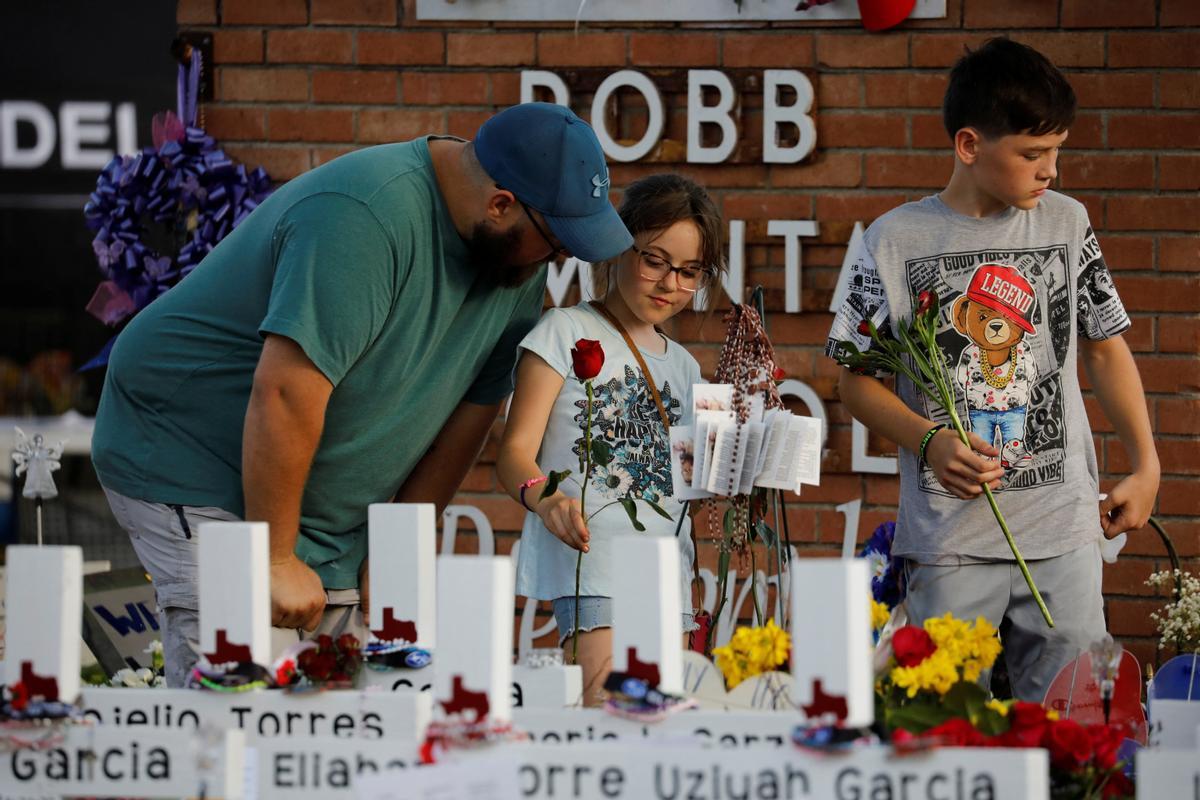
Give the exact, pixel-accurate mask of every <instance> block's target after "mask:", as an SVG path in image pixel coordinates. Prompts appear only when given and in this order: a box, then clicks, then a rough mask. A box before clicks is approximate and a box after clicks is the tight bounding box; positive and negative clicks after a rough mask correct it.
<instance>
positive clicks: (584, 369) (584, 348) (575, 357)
mask: <svg viewBox="0 0 1200 800" xmlns="http://www.w3.org/2000/svg"><path fill="white" fill-rule="evenodd" d="M571 364H572V366H574V368H575V377H576V378H579V380H581V381H586V380H590V379H592V378H594V377H596V376H597V375H599V374H600V368H601V367H603V366H604V348H602V347H601V346H600V343H599V342H598V341H596V340H595V339H580V340H579V341H577V342H575V346H574V347H572V348H571Z"/></svg>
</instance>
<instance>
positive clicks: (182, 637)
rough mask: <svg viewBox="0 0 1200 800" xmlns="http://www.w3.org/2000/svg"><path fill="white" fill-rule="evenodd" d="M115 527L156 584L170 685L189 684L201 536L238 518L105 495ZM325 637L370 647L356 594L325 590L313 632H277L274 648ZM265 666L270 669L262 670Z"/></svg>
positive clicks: (195, 646) (195, 653)
mask: <svg viewBox="0 0 1200 800" xmlns="http://www.w3.org/2000/svg"><path fill="white" fill-rule="evenodd" d="M104 493H105V495H107V496H108V505H109V507H110V508H111V509H112V512H113V516H115V517H116V519H117V523H118V524H119V525H120V526H121V527H122V528H124V529H125V532H126V533H128V534H129V540H130V542H131V543H132V544H133V549H134V551H135V552H136V553H137V556H138V559H139V560H140V561H141V562H142V566H143V567H144V568H145V569H146V572H148V573H149V574H150V579H151V580H152V581H153V582H154V595H155V599H156V600H157V603H158V614H159V625H160V626H161V630H162V643H163V659H164V662H165V666H166V678H167V686H169V687H172V688H180V687H183V686H184V685H186V683H187V679H188V675H189V674H190V673H191V671H192V667H193V666H194V665H195V663H196V661H197V659H198V658H199V652H200V642H199V639H200V614H199V611H200V592H199V574H198V568H197V564H198V553H199V540H198V537H199V532H200V525H201V524H202V523H205V522H237V521H239V519H238V517H236V516H234V515H233V514H230V513H229V512H228V511H225V510H224V509H221V508H216V507H213V506H168V505H164V504H162V503H150V502H147V501H145V500H135V499H134V498H132V497H126V496H125V495H123V494H119V493H117V492H114V491H112V490H110V489H107V488H106V489H105V490H104ZM322 633H327V634H329V635H331V636H334V637H335V638H336V637H337V636H339V635H341V634H342V633H352V634H354V635H355V636H357V637H358V639H359V641H361V642H364V643H365V642H366V634H367V626H366V624H365V622H364V620H363V616H362V610H361V609H360V608H359V605H358V590H357V589H327V590H326V591H325V615H324V616H323V617H322V618H321V623H320V625H318V626H317V629H316V630H315V631H313V632H311V633H306V632H304V631H295V630H283V629H278V628H276V629H274V630H273V631H272V636H271V643H272V647H273V649H274V650H275V651H276V652H278V651H279V650H280V649H282V648H283V647H285V646H286V645H288V644H290V643H292V642H295V641H296V640H297V639H298V638H304V639H307V638H311V637H315V636H317V635H318V634H322ZM264 666H266V665H264Z"/></svg>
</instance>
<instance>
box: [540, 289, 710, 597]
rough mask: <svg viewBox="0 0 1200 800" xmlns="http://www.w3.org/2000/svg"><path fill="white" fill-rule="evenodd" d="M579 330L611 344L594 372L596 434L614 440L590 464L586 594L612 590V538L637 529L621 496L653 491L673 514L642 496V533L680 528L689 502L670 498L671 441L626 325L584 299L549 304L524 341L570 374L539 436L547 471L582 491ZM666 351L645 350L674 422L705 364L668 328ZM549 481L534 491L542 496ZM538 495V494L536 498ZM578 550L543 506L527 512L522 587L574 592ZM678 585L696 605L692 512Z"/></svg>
mask: <svg viewBox="0 0 1200 800" xmlns="http://www.w3.org/2000/svg"><path fill="white" fill-rule="evenodd" d="M579 339H594V340H596V341H599V342H600V346H601V348H602V349H603V350H604V365H603V367H602V368H601V369H600V373H599V374H598V375H596V377H595V378H593V379H592V395H593V396H592V436H593V438H597V439H602V440H603V441H605V442H606V443H607V444H608V445H609V447H610V448H612V460H611V461H610V462H609V463H608V465H606V466H604V467H600V466H596V467H594V468H593V473H592V477H591V480H590V481H589V483H588V487H587V501H586V508H585V514H586V515H587V516H591V515H592V514H593V513H594V512H596V511H597V510H599V513H598V514H596V516H595V517H594V518H592V520H591V521H590V522H589V523H588V530H589V532H590V533H591V543H590V549H589V551H588V553H587V555H586V556H585V557H584V559H583V571H582V575H581V578H580V594H581V595H584V596H589V595H591V596H600V597H611V596H612V579H611V576H612V571H613V568H614V565H613V558H614V553H613V546H612V542H613V538H614V537H616V536H619V535H623V534H631V533H637V532H636V531H634V529H633V526H632V525H631V524H630V521H629V517H628V516H627V515H626V513H625V510H624V509H623V508H622V507H621V504H620V503H619V502H617V501H618V500H620V499H621V498H625V497H632V498H634V499H635V500H636V499H637V498H646V499H648V500H652V501H653V502H655V503H657V504H658V505H659V506H661V507H662V508H663V510H664V511H666V512H667V513H668V514H670V515H671V518H672V521H668V520H666V519H664V518H663V517H661V516H660V515H658V514H657V513H655V512H654V510H653V509H651V508H650V506H648V505H647V504H645V503H637V504H636V505H637V515H638V521H639V522H640V523H641V524H643V525H645V526H646V530H645V532H644V533H641V534H639V535H642V536H675V529H676V522H675V521H674V520H678V519H679V516H680V514H682V513H683V504H682V503H680V502H678V501H676V500H675V499H674V498H673V497H671V462H670V442H669V440H668V438H667V434H666V432H665V431H664V430H663V425H662V420H661V419H660V417H659V414H658V409H657V407H656V406H655V404H654V397H653V396H652V395H651V394H650V387H649V385H648V384H647V383H646V380H645V377H644V376H643V375H642V370H641V368H640V367H639V366H638V364H637V361H636V360H635V359H634V357H633V354H632V353H631V352H629V346H628V345H627V344H626V343H625V340H624V339H623V338H622V337H621V334H620V333H618V332H617V330H616V329H615V328H613V327H612V326H611V325H610V324H609V323H608V321H607V320H605V319H604V318H603V317H602V316H601V315H600V313H599V312H598V311H596V310H595V309H594V308H592V307H591V306H589V305H588V304H586V303H581V304H579V305H577V306H575V307H573V308H554V309H550V310H549V311H547V312H546V314H545V315H544V316H543V317H542V319H541V320H540V321H539V322H538V324H537V326H536V327H535V328H534V329H533V330H532V331H530V332H529V334H528V335H527V336H526V337H525V339H524V340H522V342H521V344H520V348H521V349H522V350H528V351H529V352H531V353H534V354H536V355H537V356H539V357H540V358H541V359H542V360H543V361H545V362H546V363H547V364H549V365H550V367H551V368H553V369H554V370H555V371H556V372H558V374H560V375H562V376H563V379H564V381H563V388H562V391H560V392H559V395H558V398H557V399H556V400H555V401H554V407H553V409H551V412H550V419H549V420H548V421H547V423H546V433H545V436H544V437H543V438H542V448H541V451H540V452H539V453H538V459H537V461H538V466H539V467H540V468H541V470H542V473H543V474H549V473H550V472H552V471H554V472H560V471H562V470H571V478H570V479H568V480H566V481H563V482H562V483H561V484H560V488H561V489H562V491H563V492H564V493H565V494H567V495H570V496H572V497H579V496H580V487H579V485H578V483H577V482H576V480H578V479H579V477H580V476H579V454H580V452H581V451H582V449H583V426H584V421H585V419H586V414H585V412H586V409H587V394H586V392H585V390H584V386H583V384H582V383H581V382H580V381H579V379H578V378H576V377H575V373H574V372H573V371H572V367H571V348H572V347H574V345H575V342H576V341H578V340H579ZM663 343H664V344H665V346H666V351H665V353H664V352H658V353H655V352H651V351H650V350H645V349H643V350H641V355H642V358H643V359H645V361H646V366H647V367H649V369H650V372H651V375H652V377H653V378H654V383H655V385H656V386H657V388H658V392H659V395H660V397H661V399H662V402H663V406H664V407H665V409H666V411H667V415H668V418H669V419H670V421H671V424H672V425H688V424H690V422H691V413H692V411H691V409H692V397H691V395H692V385H693V384H695V383H699V382H700V366H699V364H697V363H696V359H694V358H692V356H691V355H690V354H689V353H688V352H687V351H686V350H685V349H684V348H683V347H681V346H680V345H679V344H677V343H675V342H673V341H671V340H670V339H667V338H666V337H663ZM541 489H542V486H537V487H534V488H533V489H531V490H530V492H529V494H530V496H531V499H536V498H537V497H538V496H539V493H540V491H541ZM531 504H532V503H531ZM577 555H578V551H577V550H574V549H572V548H570V547H568V546H567V545H565V544H563V543H562V541H560V540H559V539H558V538H557V537H556V536H554V534H552V533H550V531H548V530H547V529H546V526H545V525H543V524H542V520H541V518H540V517H538V515H537V514H533V513H527V514H526V515H525V525H524V527H523V528H522V531H521V547H520V552H519V554H518V557H517V594H519V595H524V596H526V597H532V598H536V599H538V600H554V599H556V598H559V597H571V596H574V594H575V561H576V556H577ZM679 555H680V593H681V598H682V600H683V608H684V609H690V608H691V607H692V602H691V590H690V586H691V568H692V557H693V548H692V537H691V521H690V520H688V519H686V518H685V519H684V521H683V527H682V529H681V530H680V531H679Z"/></svg>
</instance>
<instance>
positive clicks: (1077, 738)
mask: <svg viewBox="0 0 1200 800" xmlns="http://www.w3.org/2000/svg"><path fill="white" fill-rule="evenodd" d="M1043 745H1044V746H1045V748H1046V749H1047V750H1049V751H1050V763H1051V765H1053V766H1055V767H1057V768H1058V769H1063V770H1068V771H1072V770H1076V769H1078V768H1079V767H1081V766H1083V765H1084V764H1086V763H1088V762H1089V761H1091V759H1092V739H1091V737H1090V736H1088V732H1087V729H1085V728H1084V727H1083V726H1082V725H1080V724H1079V723H1078V722H1076V721H1075V720H1073V719H1060V720H1058V721H1056V722H1052V723H1050V725H1049V727H1047V728H1046V734H1045V737H1044V739H1043Z"/></svg>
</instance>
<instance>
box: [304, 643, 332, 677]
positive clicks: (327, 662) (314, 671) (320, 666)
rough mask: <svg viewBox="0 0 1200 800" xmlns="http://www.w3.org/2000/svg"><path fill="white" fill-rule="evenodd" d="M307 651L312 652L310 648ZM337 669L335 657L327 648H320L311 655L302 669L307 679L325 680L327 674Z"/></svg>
mask: <svg viewBox="0 0 1200 800" xmlns="http://www.w3.org/2000/svg"><path fill="white" fill-rule="evenodd" d="M307 652H312V651H311V650H309V651H307ZM336 669H337V657H335V656H334V655H333V653H330V652H329V651H327V650H322V651H320V652H318V653H317V654H316V655H314V656H313V657H312V659H310V660H309V662H308V667H307V668H306V669H305V670H304V674H305V675H307V676H308V678H309V680H314V681H327V680H329V676H330V675H332V674H333V672H334V670H336Z"/></svg>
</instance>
